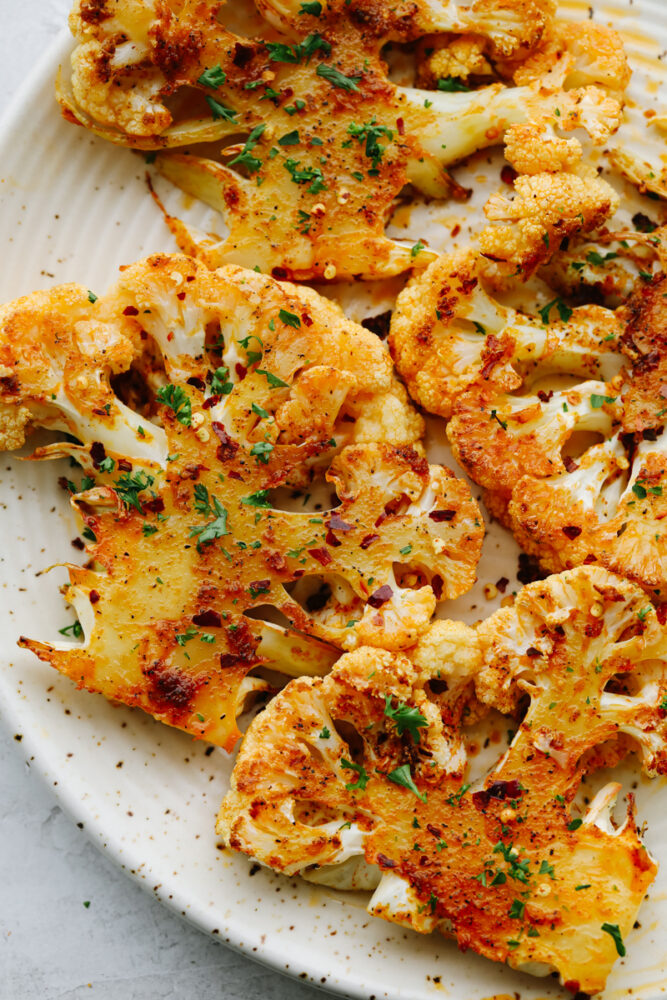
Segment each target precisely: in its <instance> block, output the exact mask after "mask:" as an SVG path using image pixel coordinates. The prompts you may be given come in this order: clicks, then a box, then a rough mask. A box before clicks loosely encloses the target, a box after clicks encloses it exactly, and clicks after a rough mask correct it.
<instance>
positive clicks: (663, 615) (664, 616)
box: [655, 603, 667, 625]
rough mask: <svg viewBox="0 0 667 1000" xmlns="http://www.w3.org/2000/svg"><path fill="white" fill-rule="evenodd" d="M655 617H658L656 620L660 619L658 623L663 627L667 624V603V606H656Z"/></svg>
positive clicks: (666, 604)
mask: <svg viewBox="0 0 667 1000" xmlns="http://www.w3.org/2000/svg"><path fill="white" fill-rule="evenodd" d="M655 616H656V618H657V619H658V622H659V623H660V624H661V625H664V624H665V622H667V603H665V604H656V606H655Z"/></svg>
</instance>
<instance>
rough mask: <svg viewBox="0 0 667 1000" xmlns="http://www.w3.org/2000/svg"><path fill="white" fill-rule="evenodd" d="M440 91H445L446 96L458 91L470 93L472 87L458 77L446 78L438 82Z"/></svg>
mask: <svg viewBox="0 0 667 1000" xmlns="http://www.w3.org/2000/svg"><path fill="white" fill-rule="evenodd" d="M438 90H444V91H445V93H446V94H454V93H456V91H458V90H461V91H468V90H470V87H469V86H468V85H467V84H465V83H464V82H463V80H461V78H460V77H458V76H445V77H441V78H440V79H439V80H438Z"/></svg>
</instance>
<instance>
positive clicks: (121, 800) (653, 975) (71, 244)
mask: <svg viewBox="0 0 667 1000" xmlns="http://www.w3.org/2000/svg"><path fill="white" fill-rule="evenodd" d="M562 8H563V10H564V12H566V13H573V14H575V15H577V16H586V10H587V7H586V5H584V4H583V3H580V4H575V3H569V4H563V5H562ZM598 13H599V16H600V18H601V19H607V18H609V17H613V19H614V20H615V23H616V26H617V27H623V28H626V29H628V30H629V31H631V32H632V34H631V35H630V39H631V48H633V49H634V50H635V53H636V55H637V57H639V58H640V61H642V62H643V65H644V67H645V68H647V67H648V69H649V71H650V60H651V59H655V57H656V55H657V54H658V53H659V52H660V49H661V48H662V49H665V48H667V24H666V23H665V19H664V6H663V3H662V0H641V2H638V0H635V3H634V5H630V4H627V3H622V2H620V0H615V2H614V3H607V4H604V5H600V6H599V7H598ZM637 17H639V18H640V20H641V25H642V26H643V28H644V33H642V32H641V30H639V27H638V23H637V20H636V19H637ZM649 34H650V35H651V36H652V37H653V38H656V39H658V42H656V43H654V42H652V41H650V40H649V39H648V38H647V37H646V36H647V35H649ZM69 46H70V43H69V40H68V39H67V38H64V37H63V39H62V40H60V41H59V42H58V45H57V46H56V47H55V48H53V49H52V50H51V51H50V53H49V54H48V56H47V57H46V59H45V61H44V63H43V64H42V66H41V67H40V68H39V70H38V72H37V73H36V75H35V76H34V77H33V78H32V80H30V81H29V82H28V84H27V85H26V86H25V88H24V90H23V92H22V94H21V96H20V98H19V100H18V101H17V102H16V103H15V105H14V107H13V110H12V112H11V113H10V114H9V115H8V116H6V117H5V119H4V121H3V122H2V124H0V170H1V172H2V176H1V177H0V219H1V220H2V230H1V232H0V247H1V249H2V256H1V259H2V268H0V300H2V301H4V300H7V299H10V298H15V297H16V296H18V295H20V294H24V293H27V292H29V291H31V290H33V289H34V288H39V287H47V286H49V285H52V284H54V283H56V282H60V281H68V280H72V281H78V282H81V283H83V284H86V285H88V287H90V288H91V289H94V290H97V291H100V290H102V289H104V288H106V287H107V286H108V285H109V284H110V283H111V282H112V280H113V279H114V276H115V273H116V269H117V267H118V266H119V265H120V264H123V263H128V262H130V261H133V260H135V259H137V258H139V257H141V256H142V255H144V254H147V253H149V252H152V251H155V250H165V249H172V248H174V246H173V242H172V240H171V237H170V235H169V232H168V230H167V229H166V227H165V226H164V224H163V222H162V219H161V217H160V215H159V214H158V211H157V209H156V208H155V206H154V204H153V203H152V201H151V200H150V199H149V198H148V197H147V194H146V186H145V182H144V170H145V168H144V164H143V161H142V160H141V158H139V157H137V156H136V155H133V154H131V153H129V152H127V151H125V150H120V149H117V148H114V147H112V146H109V145H107V144H105V143H103V142H101V141H98V140H96V139H94V138H91V137H90V136H89V135H88V134H87V133H85V132H84V131H83V130H80V129H77V128H74V127H72V126H71V125H67V124H65V123H64V122H63V121H62V120H61V119H60V118H59V115H58V111H57V108H56V105H55V103H54V98H53V83H52V81H53V78H54V76H55V72H56V68H57V65H58V63H59V62H61V61H62V60H63V59H64V58H65V57H66V54H67V51H68V49H69ZM494 176H496V177H497V173H496V174H494ZM440 211H441V220H440V226H441V234H442V235H441V242H442V243H443V244H444V241H445V240H446V239H447V231H446V229H445V228H444V226H442V222H443V221H444V219H445V216H446V215H447V214H448V213H449V215H450V216H451V208H445V209H442V208H441V209H440ZM198 213H199V214H198ZM193 218H194V219H195V221H198V222H200V223H204V224H205V223H206V221H207V218H206V213H205V212H204V211H203V210H202V211H199V209H195V211H194V215H193ZM419 218H420V213H419V212H415V213H413V225H417V224H418V222H419ZM401 235H404V236H408V237H410V236H412V235H414V236H415V238H416V237H417V236H419V235H420V233H419V232H415V233H414V234H413V233H411V232H410V230H409V229H408V230H406V231H402V232H401ZM422 235H423V233H422ZM441 248H442V249H444V245H443V246H442V247H441ZM174 249H175V248H174ZM433 436H434V438H435V439H437V438H438V437H439V438H441V437H442V430H441V428H439V427H438V425H437V424H436V423H435V422H434V424H433ZM1 462H2V464H1V466H0V467H1V469H2V473H1V478H0V498H1V501H2V503H1V507H2V513H1V520H0V524H1V525H2V537H3V545H2V552H1V554H0V582H1V583H2V588H3V601H2V609H1V614H2V628H1V631H0V662H1V663H2V670H1V671H0V704H1V706H2V710H3V713H4V714H5V715H6V718H7V720H8V722H9V724H10V725H11V727H12V728H13V729H14V732H15V733H16V734H17V735H21V737H22V740H23V746H24V748H25V749H26V752H27V753H29V754H31V755H32V756H33V757H34V762H33V769H34V768H37V769H38V770H41V772H42V773H43V774H44V777H45V778H46V780H47V781H48V782H49V783H50V784H51V785H53V786H54V787H55V790H56V794H57V795H58V797H59V800H60V802H61V804H62V805H63V806H64V808H66V809H67V810H68V812H69V813H70V814H71V815H72V816H73V817H74V818H75V819H76V820H77V821H78V822H80V823H82V824H83V825H84V827H85V829H86V830H87V832H88V833H89V835H90V836H91V837H92V838H93V839H94V841H95V842H96V843H97V844H98V845H99V846H100V847H102V848H103V849H105V850H106V851H107V852H108V853H109V854H110V855H111V856H112V857H113V858H114V859H115V860H116V861H117V862H118V864H119V865H120V866H121V867H122V868H123V869H125V870H126V871H128V872H129V873H131V874H132V875H133V876H134V877H135V878H137V879H138V880H139V881H140V883H141V884H143V885H144V886H145V887H146V888H147V889H148V890H149V891H152V892H154V893H155V894H156V895H157V896H158V897H159V898H160V899H161V900H162V901H163V902H165V903H166V904H167V905H168V906H170V907H172V908H173V909H174V910H176V911H177V912H179V913H181V914H182V915H184V916H185V917H187V918H188V919H189V920H191V921H192V922H193V923H195V924H197V925H198V926H199V927H200V928H201V929H202V930H204V931H206V932H209V933H212V934H216V935H218V936H219V938H220V939H221V940H223V941H225V942H227V943H228V944H230V945H232V946H233V947H235V948H237V949H239V950H241V951H243V952H245V953H246V954H248V955H249V956H251V957H253V958H256V959H258V960H260V961H262V962H265V963H266V964H268V965H271V966H273V967H275V968H276V969H278V970H281V971H283V972H287V973H289V974H290V975H293V976H295V977H300V978H302V979H304V980H308V981H311V982H313V983H314V984H316V985H322V986H324V987H325V988H327V989H330V990H332V991H335V992H338V993H341V994H344V995H347V996H354V997H369V996H370V997H371V998H373V997H377V998H378V1000H379V998H380V997H387V998H406V1000H407V998H409V1000H426V998H431V1000H432V998H435V997H439V998H442V997H443V996H448V997H451V998H453V1000H480V998H483V997H489V996H490V995H491V994H494V995H496V996H497V995H498V994H500V995H502V997H503V998H504V997H508V1000H509V997H511V996H514V995H518V994H519V993H520V994H521V997H522V998H523V1000H545V998H549V997H556V996H562V991H561V990H560V989H559V987H558V985H557V983H555V982H554V980H553V979H547V980H533V979H530V978H529V977H527V976H520V975H518V974H515V973H513V972H511V971H510V970H509V969H506V968H504V967H500V966H496V965H494V964H492V963H490V962H487V961H485V960H483V959H481V958H478V957H477V956H475V955H472V954H467V955H463V954H461V953H460V952H459V951H458V950H457V948H456V945H455V944H453V943H451V942H447V941H444V940H443V939H441V938H438V937H436V936H433V937H431V938H427V937H421V936H419V935H417V934H412V933H408V932H405V931H403V930H401V929H400V928H397V927H395V926H392V925H390V924H386V923H384V922H382V921H379V920H371V918H369V917H368V916H367V914H366V912H365V909H364V901H363V899H361V898H356V897H352V896H349V895H344V894H340V893H335V892H331V891H328V890H326V889H321V888H316V887H312V886H308V885H306V884H304V883H302V882H299V881H296V880H295V881H290V880H287V879H284V878H280V877H277V876H274V875H272V874H270V873H268V872H266V871H264V870H260V871H256V870H255V869H256V866H251V865H250V864H249V862H248V861H247V860H245V859H243V858H241V857H238V856H232V855H228V854H226V853H222V852H221V851H220V850H219V849H218V847H217V845H216V838H215V833H214V819H215V814H216V812H217V809H218V806H219V803H220V800H221V798H222V796H223V794H224V791H225V789H226V787H227V782H228V778H229V773H230V768H231V761H230V759H229V758H228V757H227V756H226V755H225V754H224V753H222V751H219V750H215V751H213V752H212V753H211V752H210V750H207V748H206V745H204V744H197V743H194V742H193V741H191V740H190V739H189V738H188V737H186V736H184V735H182V734H179V733H177V732H176V731H174V730H169V729H167V728H165V727H163V726H160V725H158V724H157V723H155V722H153V720H151V719H150V718H148V717H147V716H145V715H143V714H142V713H141V712H138V711H136V712H131V711H129V710H125V709H119V708H113V707H112V706H111V705H109V704H108V703H106V702H105V701H104V700H103V699H102V698H101V697H97V696H92V695H89V694H86V693H84V692H78V691H76V690H75V689H74V687H73V685H72V684H71V683H70V682H69V681H67V680H65V679H64V678H62V677H60V675H58V674H56V673H55V672H53V671H51V670H50V669H49V668H48V667H46V666H44V665H43V664H40V663H38V662H36V661H35V660H34V659H33V658H32V657H31V656H30V655H29V654H27V653H23V652H21V651H19V650H17V648H16V646H15V640H16V637H17V636H18V635H19V634H21V633H26V634H29V635H32V636H36V637H37V636H39V637H42V638H48V637H56V635H57V629H58V628H59V627H60V626H62V625H63V624H66V623H67V621H68V620H69V619H68V615H67V613H66V612H65V610H64V608H63V605H62V602H61V600H60V597H59V594H58V585H59V583H61V582H62V581H63V580H64V576H65V573H64V570H62V569H54V570H53V571H52V572H50V573H44V574H42V573H41V571H42V570H43V569H45V568H46V567H48V566H51V565H54V564H56V563H59V562H63V561H67V560H72V559H75V558H76V553H75V550H74V549H72V548H71V546H70V543H69V540H70V539H71V538H73V537H74V536H75V534H76V533H77V532H76V526H75V524H74V521H73V519H72V516H71V514H70V512H69V508H68V505H67V504H66V502H65V499H64V496H63V495H62V494H61V493H60V491H59V490H58V489H57V487H56V486H55V480H56V476H57V475H58V474H59V470H57V469H56V468H55V467H54V465H53V464H46V463H45V464H41V465H40V464H32V463H20V462H19V461H17V460H16V459H15V458H10V457H7V456H3V457H2V460H1ZM516 557H517V550H516V547H515V546H514V545H513V543H512V542H511V541H510V540H509V539H508V538H507V536H506V535H505V533H504V532H502V531H501V530H500V529H497V528H495V529H494V528H492V529H491V531H490V534H489V537H488V538H487V540H486V543H485V555H484V560H483V564H482V566H481V567H480V574H479V575H480V584H478V585H477V587H476V589H475V591H474V592H473V593H472V594H471V595H468V596H467V597H466V598H464V599H463V600H460V601H458V602H456V604H455V605H449V607H445V612H446V613H447V614H448V615H451V616H452V617H454V616H461V617H465V618H467V619H468V620H474V619H476V618H479V617H482V616H485V615H486V614H488V613H489V612H490V611H491V610H493V609H494V607H495V605H494V604H493V603H490V602H487V601H485V600H484V598H483V596H482V585H483V584H484V583H486V582H489V581H493V580H496V579H497V578H498V577H499V576H501V575H506V576H508V577H513V573H512V572H511V570H513V569H514V568H515V567H516ZM663 784H664V783H663V782H660V783H657V782H654V783H652V784H649V783H648V782H643V781H640V787H639V789H638V797H639V817H640V821H643V820H644V819H646V820H647V821H648V832H647V834H646V841H647V844H648V846H649V847H650V849H651V850H652V852H653V853H654V854H655V855H656V856H657V857H658V859H659V860H660V858H661V857H662V860H663V862H666V863H665V864H664V871H663V872H661V874H660V875H659V876H658V879H657V881H656V883H655V885H654V886H653V888H652V890H651V893H650V898H649V899H648V900H647V902H646V903H645V905H644V908H643V910H642V911H641V914H640V923H641V927H640V928H638V929H637V930H636V931H635V932H633V934H632V935H631V937H630V939H629V940H628V946H629V954H628V958H627V959H625V960H621V961H619V963H618V964H617V966H616V969H615V971H614V974H613V976H612V977H611V979H610V981H609V985H608V988H607V991H606V992H605V1000H618V998H620V997H626V996H628V995H629V991H630V990H631V992H632V996H633V997H634V998H639V1000H652V998H654V997H656V996H658V994H660V993H663V992H665V990H667V954H666V949H665V946H664V931H663V933H662V934H661V933H660V923H661V921H662V922H663V923H664V922H665V920H666V919H667V816H666V815H665V811H664V809H661V795H664V789H663V788H662V787H661V786H662V785H663ZM497 1000H500V998H499V997H498V998H497Z"/></svg>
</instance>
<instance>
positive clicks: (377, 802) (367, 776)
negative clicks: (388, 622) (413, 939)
mask: <svg viewBox="0 0 667 1000" xmlns="http://www.w3.org/2000/svg"><path fill="white" fill-rule="evenodd" d="M665 651H667V634H666V632H665V627H664V625H661V624H660V623H659V621H658V619H657V617H656V613H655V611H654V609H653V608H652V607H651V606H650V605H647V602H646V597H645V595H644V593H643V592H642V591H641V590H640V589H639V588H636V587H634V586H632V585H631V584H628V583H625V582H624V581H622V580H621V579H619V578H617V577H614V576H612V575H610V574H608V573H606V572H604V571H603V570H599V569H578V570H576V571H573V572H571V573H564V574H562V575H561V576H557V577H551V578H549V579H548V580H546V581H544V582H541V583H537V584H532V585H531V586H529V587H526V588H525V589H524V590H523V591H521V592H520V594H519V595H518V597H517V601H516V604H515V606H514V607H513V608H507V609H504V610H502V611H500V612H498V613H497V614H495V615H493V616H492V617H491V618H490V619H488V620H487V621H486V622H484V623H482V625H480V626H479V628H478V630H477V632H476V633H475V632H474V631H472V630H470V629H468V628H467V627H466V626H462V625H457V624H455V623H453V622H437V623H435V624H434V625H433V627H432V633H431V634H429V635H427V636H425V637H423V638H422V639H421V640H420V642H419V644H418V645H417V646H416V647H415V648H414V649H413V650H411V651H409V653H408V654H407V655H400V656H392V655H391V654H389V653H386V652H383V651H380V650H372V649H359V650H356V651H355V652H354V653H351V654H348V655H346V656H344V657H343V658H342V659H341V660H340V661H339V662H338V663H337V665H336V666H335V668H334V670H333V671H332V673H331V674H330V675H329V676H328V677H327V678H325V679H315V680H309V679H298V680H295V681H293V682H292V683H291V684H290V685H289V686H288V687H287V688H286V689H285V690H284V691H283V692H282V693H281V694H280V695H278V696H277V697H276V699H275V700H274V701H273V702H272V703H271V705H270V706H269V707H268V709H267V710H266V711H265V712H264V713H262V715H260V716H259V717H258V718H257V719H256V720H255V721H254V723H253V724H252V726H251V728H250V730H249V732H248V734H247V737H246V740H245V742H244V744H243V747H242V749H241V752H240V755H239V758H238V761H237V764H236V767H235V770H234V774H233V778H232V788H231V790H230V792H229V793H228V794H227V796H226V797H225V800H224V801H223V805H222V809H221V811H220V815H219V818H218V832H219V833H220V834H221V835H222V836H223V838H224V839H225V841H226V843H227V844H228V845H229V846H230V847H232V848H233V849H235V850H238V851H242V852H244V853H246V854H248V855H250V856H251V857H253V858H255V859H256V860H259V861H260V862H262V863H263V864H266V865H269V866H270V867H272V868H274V869H276V870H278V871H282V872H284V873H286V874H294V873H296V872H299V873H301V874H303V875H304V876H305V877H306V878H311V879H313V880H314V881H318V882H324V883H327V882H328V883H330V884H332V885H339V886H343V887H345V886H346V885H349V884H359V882H361V881H363V882H364V884H365V885H366V886H367V887H369V888H374V889H375V892H374V895H373V897H372V899H371V901H370V903H369V907H368V908H369V912H371V913H372V914H374V915H378V916H382V917H385V918H386V919H388V920H392V921H395V922H397V923H400V924H403V925H405V926H408V927H410V928H412V929H414V930H418V931H421V932H424V933H426V932H429V931H433V930H440V931H442V932H443V933H445V934H448V935H453V936H455V937H456V939H457V940H458V942H459V945H460V947H461V948H464V949H467V948H472V949H473V950H475V951H476V952H478V953H480V954H482V955H484V956H486V957H487V958H490V959H493V960H495V961H501V962H507V963H508V964H510V965H511V966H513V967H515V968H523V967H526V966H530V965H532V964H533V963H537V964H538V965H539V966H540V967H544V968H546V969H549V970H552V969H553V970H555V971H557V972H558V974H559V976H560V979H561V982H563V983H564V984H565V985H566V986H567V987H568V988H569V989H571V990H572V991H574V992H576V991H579V990H581V991H584V992H587V993H588V992H591V993H592V992H596V991H597V990H600V989H602V988H603V986H604V983H605V980H606V978H607V975H608V973H609V971H610V969H611V967H612V965H613V963H614V961H615V960H616V957H617V948H616V946H615V943H614V939H613V938H612V937H611V936H610V935H609V933H608V931H607V930H606V927H609V926H610V925H613V926H614V927H615V928H616V929H617V931H618V940H619V942H620V945H621V947H623V940H624V939H625V938H626V937H627V935H629V933H630V930H631V928H632V925H633V922H634V919H635V915H636V913H637V910H638V908H639V905H640V903H641V900H642V898H643V896H644V894H645V892H646V889H647V888H648V886H649V885H650V883H651V881H652V879H653V877H654V875H655V871H656V867H655V864H654V862H653V861H652V859H651V857H650V855H649V854H648V853H647V851H646V850H645V848H644V847H643V845H642V844H641V841H640V840H639V838H638V836H637V832H636V827H635V823H634V814H633V808H632V802H630V805H629V810H628V816H627V819H626V821H625V823H624V824H623V825H622V827H621V829H616V828H614V826H613V824H612V823H611V820H610V818H609V812H610V809H611V807H612V805H613V802H614V800H615V798H616V796H617V794H618V791H619V789H620V786H619V785H617V784H614V783H612V784H610V785H606V786H605V787H603V788H601V789H600V791H599V792H598V794H597V796H596V797H595V798H594V800H593V802H592V803H591V804H590V806H589V808H588V810H587V811H585V812H584V814H583V815H581V816H579V815H578V809H577V808H576V807H575V806H574V805H573V799H574V796H575V794H576V791H577V788H578V786H579V783H580V781H581V779H582V777H583V774H584V772H585V770H586V769H589V770H590V769H591V768H594V767H596V766H600V764H601V763H602V761H603V760H604V759H605V757H604V755H598V756H597V758H596V754H595V750H596V748H599V747H602V746H603V745H605V744H607V743H608V742H609V741H610V740H614V739H615V738H616V737H617V736H619V734H622V733H631V734H632V737H631V742H632V741H635V742H634V745H635V746H636V747H638V748H639V751H640V753H641V755H642V756H643V759H644V765H645V768H646V770H647V771H648V772H649V773H651V774H655V773H664V772H665V770H666V769H667V755H666V753H665V743H664V741H665V735H666V732H665V718H664V716H665V713H664V710H662V709H661V708H660V703H661V698H662V696H663V693H664V691H665V677H664V668H663V667H662V666H655V667H654V666H652V665H651V664H658V663H659V662H660V657H661V656H664V654H665ZM612 678H615V680H614V687H613V690H615V691H618V692H619V693H614V694H612V693H608V692H607V691H606V690H605V689H606V688H607V687H609V686H610V681H611V680H612ZM443 680H444V681H445V687H446V689H447V691H446V693H445V694H444V695H438V696H436V695H434V691H435V690H436V686H435V685H436V682H439V686H438V687H437V690H439V691H440V690H442V687H443V685H442V681H443ZM473 685H474V687H475V689H476V693H477V698H478V699H480V700H481V701H482V702H483V703H486V704H489V705H492V706H494V707H495V708H498V709H500V710H501V711H511V710H513V708H514V707H515V705H516V701H517V699H518V698H519V697H520V696H521V695H522V694H527V695H528V697H529V699H530V704H529V707H528V710H527V712H526V715H525V717H524V719H523V721H522V722H521V724H520V726H519V729H518V732H517V734H516V736H515V737H514V739H513V741H512V744H511V747H510V749H509V751H508V753H507V754H506V755H505V756H504V757H503V758H502V760H501V761H499V762H498V764H497V765H496V767H495V768H494V769H493V770H492V772H491V773H490V774H489V775H488V776H487V777H486V778H485V779H481V780H478V781H477V782H475V783H474V784H473V786H472V787H470V786H469V785H468V784H466V783H465V781H464V779H465V757H464V756H463V757H462V754H461V750H462V744H461V736H460V732H459V726H460V720H461V715H460V714H459V715H458V717H457V718H456V720H455V725H454V727H451V725H450V722H451V714H450V711H449V710H450V709H451V707H452V706H453V705H458V712H459V713H460V710H461V706H462V704H463V705H465V704H468V705H469V706H472V705H473V703H474V696H473V694H472V686H473ZM462 698H463V699H464V700H463V702H462V701H461V699H462ZM619 747H620V744H619ZM622 753H623V750H622V749H618V750H617V756H618V755H622ZM607 756H608V755H607ZM369 865H370V866H371V868H369V867H368V866H369ZM364 866H366V867H364ZM612 887H613V888H612ZM605 925H606V926H605ZM619 950H620V949H619Z"/></svg>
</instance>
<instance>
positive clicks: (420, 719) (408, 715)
mask: <svg viewBox="0 0 667 1000" xmlns="http://www.w3.org/2000/svg"><path fill="white" fill-rule="evenodd" d="M391 701H392V699H391V695H389V694H387V695H385V698H384V714H385V715H386V716H387V718H388V719H391V721H392V722H393V723H394V724H395V725H396V732H397V733H398V735H399V736H402V735H403V733H405V732H408V733H410V736H411V737H412V741H413V743H419V730H420V729H424V728H428V721H427V719H426V716H425V715H422V713H421V712H420V711H419V709H418V708H414V706H410V705H406V704H405V703H404V702H402V701H399V702H398V704H397V705H396V707H393V706H392V704H391Z"/></svg>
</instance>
